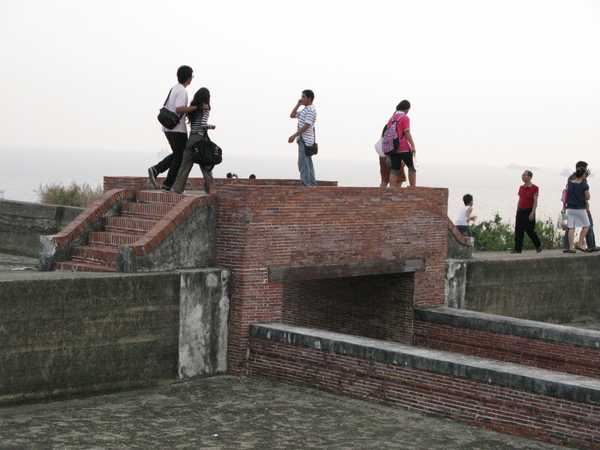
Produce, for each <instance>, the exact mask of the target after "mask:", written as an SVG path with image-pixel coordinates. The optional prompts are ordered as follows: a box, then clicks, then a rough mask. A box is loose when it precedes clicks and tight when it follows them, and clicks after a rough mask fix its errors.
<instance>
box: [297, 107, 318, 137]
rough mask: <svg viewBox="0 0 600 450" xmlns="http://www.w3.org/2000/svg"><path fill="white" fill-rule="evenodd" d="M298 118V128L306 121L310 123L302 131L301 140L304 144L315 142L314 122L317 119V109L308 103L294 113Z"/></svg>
mask: <svg viewBox="0 0 600 450" xmlns="http://www.w3.org/2000/svg"><path fill="white" fill-rule="evenodd" d="M296 118H297V119H298V129H300V128H302V126H303V125H304V124H305V123H307V124H309V125H310V127H309V128H308V130H306V131H305V132H304V133H302V135H301V136H302V140H303V141H304V143H305V144H306V145H313V144H314V143H315V122H316V121H317V110H316V108H315V107H314V105H308V106H305V107H304V108H302V109H301V110H300V111H298V112H297V113H296Z"/></svg>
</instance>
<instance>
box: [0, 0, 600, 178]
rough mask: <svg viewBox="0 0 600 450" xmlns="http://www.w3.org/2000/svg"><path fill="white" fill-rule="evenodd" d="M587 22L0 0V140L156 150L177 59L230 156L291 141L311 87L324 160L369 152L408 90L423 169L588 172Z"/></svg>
mask: <svg viewBox="0 0 600 450" xmlns="http://www.w3.org/2000/svg"><path fill="white" fill-rule="evenodd" d="M599 21H600V1H597V0H587V1H586V0H571V1H569V2H565V1H555V0H501V1H487V0H486V1H482V0H455V1H451V0H419V1H411V2H407V1H402V0H390V1H387V0H386V1H384V0H381V1H379V0H363V1H354V0H340V1H333V0H331V1H330V0H316V1H312V0H305V1H302V2H298V1H283V0H272V1H268V0H256V1H248V0H241V1H236V0H233V1H231V0H230V1H214V0H213V1H202V0H192V1H187V0H179V1H173V2H165V1H153V0H144V1H127V0H118V1H113V0H102V1H94V2H91V1H81V0H73V1H69V0H56V1H51V2H50V1H47V0H40V1H34V0H19V1H15V0H0V40H1V42H2V45H1V46H0V62H1V65H2V69H1V71H0V73H1V75H0V76H1V81H2V82H1V83H0V90H1V107H0V146H1V147H14V146H36V147H56V148H73V149H81V150H86V149H107V150H132V151H136V152H148V153H149V154H150V155H153V156H154V155H155V154H156V152H157V151H159V150H161V149H162V148H165V147H168V146H167V142H166V140H165V137H164V135H163V134H162V133H161V131H160V125H159V124H158V122H157V120H156V115H157V113H158V109H159V108H160V107H161V106H162V103H163V101H164V99H165V97H166V95H167V93H168V91H169V89H170V88H171V86H172V85H174V84H175V83H176V81H177V80H176V75H175V73H176V70H177V67H178V66H180V65H182V64H187V65H190V66H191V67H192V68H193V69H194V74H195V78H194V80H193V82H192V84H191V85H190V86H189V87H188V92H189V97H190V99H191V98H192V96H193V94H194V92H195V91H196V90H197V89H199V88H200V87H203V86H206V87H208V88H209V89H210V90H211V93H212V107H213V110H212V112H211V119H210V122H211V123H214V124H216V125H217V129H216V130H215V131H214V132H213V133H212V137H213V139H214V140H215V141H216V142H218V143H219V144H220V145H221V146H222V147H223V148H224V149H225V150H226V152H227V155H231V156H235V155H236V154H240V155H241V154H248V153H260V154H261V155H265V156H269V155H275V154H282V153H283V152H290V151H292V150H293V151H295V146H292V145H290V144H288V143H287V137H288V136H289V135H290V134H292V133H293V132H294V130H295V127H296V122H295V121H292V120H291V119H290V118H289V113H290V111H291V109H292V107H293V106H294V105H295V103H296V100H297V99H298V98H299V95H300V92H301V91H302V90H303V89H307V88H309V89H313V90H314V91H315V94H316V98H315V105H316V107H317V111H318V121H317V127H316V131H317V140H318V142H319V144H320V147H321V149H322V150H321V151H322V152H326V153H327V155H328V156H333V157H336V158H338V157H339V158H360V157H364V156H365V155H368V156H369V157H372V156H373V155H374V154H375V153H374V150H373V144H374V143H375V141H376V140H377V139H378V137H379V133H380V132H381V128H382V126H383V125H384V123H385V122H386V121H387V119H388V118H389V116H390V115H391V114H392V113H393V111H394V107H395V105H396V104H397V103H398V102H399V101H400V100H402V99H408V100H410V101H411V103H412V105H413V108H412V110H411V112H410V117H411V119H412V132H413V136H414V139H415V143H416V146H417V156H418V159H419V163H420V164H421V166H423V165H424V164H425V163H427V162H463V161H464V162H468V163H493V164H496V163H498V164H508V163H511V162H514V163H516V164H519V165H534V166H542V167H543V166H556V167H564V166H566V165H569V166H571V165H572V164H573V163H574V162H575V160H577V159H586V160H588V162H590V164H592V165H595V166H598V165H600V160H599V159H598V157H597V156H596V155H597V154H598V149H599V148H600V145H599V144H600V127H599V124H600V108H599V105H600V86H599V83H600V26H598V23H599ZM595 161H597V162H596V163H595Z"/></svg>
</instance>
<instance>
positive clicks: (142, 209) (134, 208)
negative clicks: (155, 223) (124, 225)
mask: <svg viewBox="0 0 600 450" xmlns="http://www.w3.org/2000/svg"><path fill="white" fill-rule="evenodd" d="M172 209H173V205H171V204H170V203H133V202H127V203H124V204H123V210H122V215H123V216H124V217H139V218H146V219H162V218H163V217H164V216H165V215H166V214H167V213H168V212H169V211H171V210H172Z"/></svg>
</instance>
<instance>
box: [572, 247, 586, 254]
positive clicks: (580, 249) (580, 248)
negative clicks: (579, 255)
mask: <svg viewBox="0 0 600 450" xmlns="http://www.w3.org/2000/svg"><path fill="white" fill-rule="evenodd" d="M575 248H576V249H577V250H579V251H580V252H584V253H587V248H583V247H582V246H581V245H576V246H575ZM573 253H575V251H573Z"/></svg>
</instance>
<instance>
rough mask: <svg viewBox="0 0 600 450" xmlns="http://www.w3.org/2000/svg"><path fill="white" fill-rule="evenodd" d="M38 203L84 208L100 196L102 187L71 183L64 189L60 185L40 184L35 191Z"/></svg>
mask: <svg viewBox="0 0 600 450" xmlns="http://www.w3.org/2000/svg"><path fill="white" fill-rule="evenodd" d="M35 192H36V193H37V195H38V199H39V201H40V203H46V204H49V205H63V206H79V207H83V208H85V207H86V206H88V205H89V204H90V203H92V202H93V201H94V200H96V199H97V198H98V197H100V196H101V195H102V192H103V191H102V187H100V186H98V187H96V188H92V187H90V185H89V184H87V183H83V184H82V185H81V186H80V185H78V184H77V183H76V182H74V181H73V182H72V183H71V184H70V185H69V186H67V187H65V186H63V185H62V184H60V183H56V182H55V183H46V184H40V187H39V190H38V191H35Z"/></svg>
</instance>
